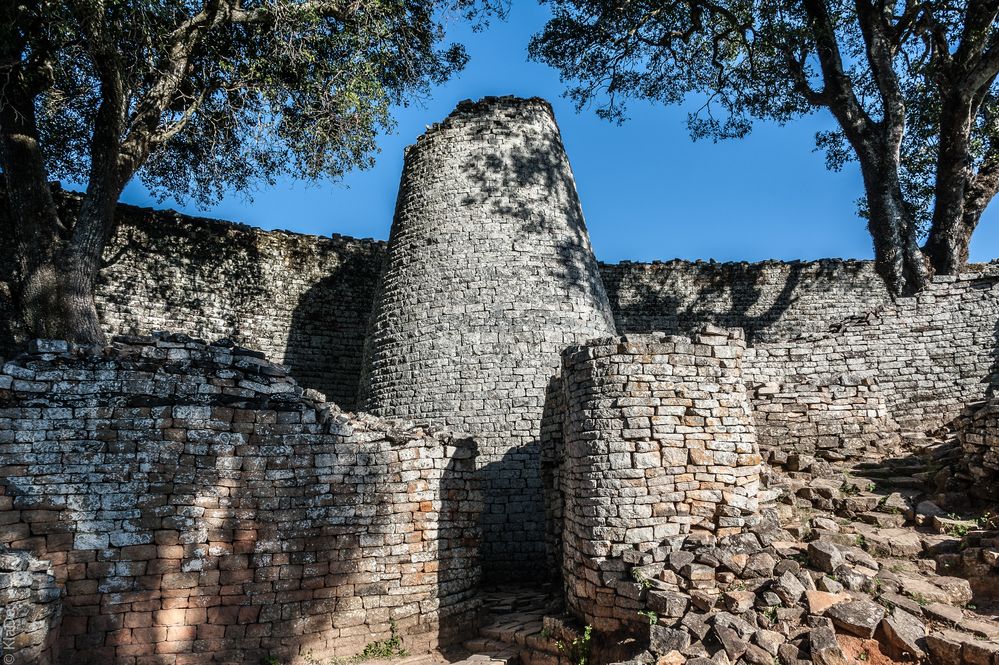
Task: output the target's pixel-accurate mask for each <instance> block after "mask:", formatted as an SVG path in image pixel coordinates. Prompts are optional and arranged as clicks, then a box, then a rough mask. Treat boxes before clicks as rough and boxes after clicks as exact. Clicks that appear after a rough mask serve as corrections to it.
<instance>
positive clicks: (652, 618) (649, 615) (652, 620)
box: [638, 610, 659, 626]
mask: <svg viewBox="0 0 999 665" xmlns="http://www.w3.org/2000/svg"><path fill="white" fill-rule="evenodd" d="M638 613H639V614H640V615H642V616H643V617H645V618H646V619H648V620H649V625H650V626H654V625H656V622H657V621H659V615H658V614H656V613H655V612H653V611H652V610H639V611H638Z"/></svg>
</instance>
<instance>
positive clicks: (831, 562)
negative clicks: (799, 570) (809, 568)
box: [808, 540, 846, 573]
mask: <svg viewBox="0 0 999 665" xmlns="http://www.w3.org/2000/svg"><path fill="white" fill-rule="evenodd" d="M808 560H809V561H810V562H811V563H812V565H813V566H815V567H816V568H818V569H819V570H821V571H822V572H824V573H831V572H833V571H834V570H836V569H837V568H838V567H839V566H841V565H843V564H844V563H845V562H846V559H845V558H844V557H843V555H842V554H841V553H840V551H839V548H837V547H836V546H835V545H834V544H832V543H830V542H827V541H823V540H816V541H813V542H811V543H808Z"/></svg>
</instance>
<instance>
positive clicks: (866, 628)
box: [826, 600, 885, 637]
mask: <svg viewBox="0 0 999 665" xmlns="http://www.w3.org/2000/svg"><path fill="white" fill-rule="evenodd" d="M884 615H885V610H884V608H883V607H881V606H880V605H878V604H877V603H875V602H873V601H870V600H851V601H850V602H846V603H837V604H835V605H833V606H832V607H830V608H829V609H827V610H826V616H827V617H829V618H830V619H832V620H833V623H834V624H836V627H837V628H840V629H842V630H845V631H846V632H848V633H852V634H853V635H857V636H859V637H872V636H873V635H874V631H875V630H876V629H877V627H878V624H880V623H881V619H882V618H883V617H884Z"/></svg>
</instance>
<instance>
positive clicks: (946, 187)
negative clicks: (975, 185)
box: [925, 93, 980, 275]
mask: <svg viewBox="0 0 999 665" xmlns="http://www.w3.org/2000/svg"><path fill="white" fill-rule="evenodd" d="M973 118H974V105H973V103H972V100H971V99H969V98H967V96H966V95H962V94H959V93H954V94H952V95H950V96H949V97H947V98H945V99H944V103H943V106H942V108H941V111H940V150H939V154H938V156H937V174H936V188H935V192H934V193H935V197H934V198H935V201H934V205H933V222H932V224H931V226H930V233H929V237H928V238H927V240H926V246H925V252H926V256H927V257H928V258H929V260H930V264H931V265H932V266H933V270H934V272H936V274H938V275H956V274H957V273H959V272H960V271H961V268H962V267H964V265H965V264H966V263H967V262H968V244H969V243H970V242H971V234H972V232H973V231H974V230H975V227H974V225H972V226H971V227H967V226H966V225H965V223H966V221H971V220H966V216H965V209H964V207H965V202H966V195H967V190H968V184H969V179H970V178H971V176H972V172H971V154H970V144H969V142H970V139H971V126H972V121H973ZM978 217H980V214H979V215H977V216H974V220H973V221H974V223H975V224H977V221H978V219H977V218H978Z"/></svg>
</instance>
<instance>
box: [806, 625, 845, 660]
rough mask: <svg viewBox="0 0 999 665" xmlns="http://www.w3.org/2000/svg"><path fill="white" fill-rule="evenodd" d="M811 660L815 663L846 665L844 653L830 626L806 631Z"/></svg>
mask: <svg viewBox="0 0 999 665" xmlns="http://www.w3.org/2000/svg"><path fill="white" fill-rule="evenodd" d="M808 642H809V645H810V646H809V648H810V651H811V656H812V662H813V663H815V665H847V663H848V662H849V661H848V660H847V659H846V655H845V654H844V653H843V650H842V649H841V648H840V646H839V643H838V642H837V641H836V633H834V632H833V631H832V629H830V628H826V627H822V628H815V629H813V630H811V631H809V633H808Z"/></svg>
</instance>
